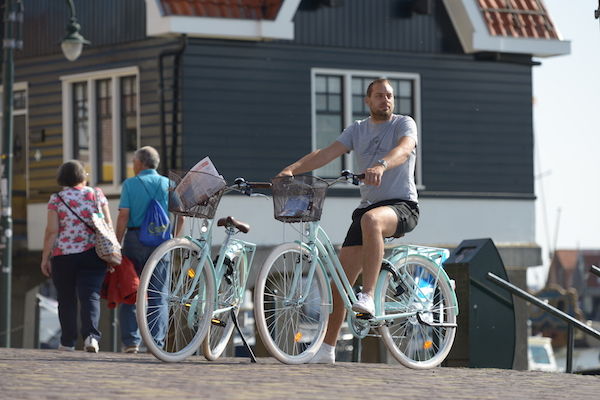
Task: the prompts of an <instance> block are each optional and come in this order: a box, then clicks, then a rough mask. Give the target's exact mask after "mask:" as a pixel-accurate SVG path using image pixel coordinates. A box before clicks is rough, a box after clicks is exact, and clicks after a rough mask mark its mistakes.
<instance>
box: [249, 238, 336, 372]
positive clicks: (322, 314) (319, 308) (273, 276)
mask: <svg viewBox="0 0 600 400" xmlns="http://www.w3.org/2000/svg"><path fill="white" fill-rule="evenodd" d="M310 257H311V256H310V254H309V253H308V251H307V250H306V249H301V248H300V246H299V245H298V244H296V243H284V244H282V245H279V246H278V247H276V248H275V249H274V250H273V251H272V252H271V254H270V255H269V257H267V259H266V261H265V263H264V264H263V266H262V268H261V270H260V272H259V274H258V277H257V280H256V286H255V288H254V310H255V316H254V318H255V320H256V326H257V328H258V332H259V334H260V337H261V339H262V342H263V344H264V345H265V347H266V348H267V350H268V351H269V352H270V353H271V355H272V356H273V357H275V358H277V359H278V360H279V361H281V362H283V363H285V364H302V363H305V362H307V361H309V360H310V359H311V358H312V357H313V356H314V355H315V353H316V352H317V350H318V349H319V347H320V346H321V343H322V342H323V338H324V337H325V331H326V329H327V322H328V318H329V310H330V299H329V289H328V286H327V285H328V282H327V279H326V277H325V274H324V273H323V270H322V269H321V267H320V266H317V267H316V268H315V271H314V274H313V275H312V279H311V282H309V281H308V272H309V269H310V266H309V262H310ZM315 261H317V260H315ZM309 288H310V289H309Z"/></svg>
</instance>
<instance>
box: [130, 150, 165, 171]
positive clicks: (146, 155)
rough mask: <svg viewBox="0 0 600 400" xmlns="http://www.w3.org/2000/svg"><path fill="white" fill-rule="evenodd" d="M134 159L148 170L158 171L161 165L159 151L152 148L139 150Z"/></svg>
mask: <svg viewBox="0 0 600 400" xmlns="http://www.w3.org/2000/svg"><path fill="white" fill-rule="evenodd" d="M134 157H135V158H136V159H137V160H138V161H139V162H141V163H142V165H143V166H144V167H146V168H152V169H156V168H158V164H160V157H159V155H158V151H156V149H155V148H154V147H152V146H144V147H142V148H140V149H138V150H137V151H136V152H135V154H134Z"/></svg>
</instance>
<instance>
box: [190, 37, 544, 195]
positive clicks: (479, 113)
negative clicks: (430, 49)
mask: <svg viewBox="0 0 600 400" xmlns="http://www.w3.org/2000/svg"><path fill="white" fill-rule="evenodd" d="M311 68H338V69H349V70H379V71H389V72H407V73H418V74H420V76H421V87H422V90H421V99H422V100H421V108H422V114H421V122H422V126H421V129H422V143H421V146H422V159H423V184H424V185H425V186H426V189H425V190H424V191H422V195H427V194H430V195H461V194H462V195H474V196H479V195H483V196H487V195H492V196H505V195H506V196H509V197H523V198H531V197H532V196H533V133H532V105H531V67H530V66H527V65H516V64H506V63H500V62H489V61H475V60H474V59H473V57H471V56H457V55H435V54H408V53H400V52H397V53H393V52H379V53H375V52H372V51H370V50H348V49H342V48H314V47H308V46H299V45H298V46H287V45H283V44H279V43H246V42H232V41H227V42H226V41H222V42H218V41H206V40H191V41H190V45H189V46H188V50H187V52H186V54H185V57H184V75H185V89H184V112H183V115H184V147H183V162H184V165H185V166H186V167H190V166H191V165H193V164H194V163H195V162H196V161H198V160H199V159H200V158H201V157H203V156H205V155H210V157H211V158H212V159H213V161H214V162H215V164H216V166H217V168H218V169H219V170H220V171H221V172H222V173H223V174H224V176H225V177H226V178H227V179H232V178H234V177H235V176H238V175H246V176H247V177H250V178H252V179H265V178H269V177H271V176H273V175H274V174H275V173H277V172H278V171H279V170H280V169H281V168H282V167H284V166H286V165H288V164H289V163H290V162H292V161H294V160H295V159H297V158H298V157H300V156H302V155H303V154H305V153H307V152H308V151H310V146H311V136H310V132H311V114H310V113H311V105H310V71H311Z"/></svg>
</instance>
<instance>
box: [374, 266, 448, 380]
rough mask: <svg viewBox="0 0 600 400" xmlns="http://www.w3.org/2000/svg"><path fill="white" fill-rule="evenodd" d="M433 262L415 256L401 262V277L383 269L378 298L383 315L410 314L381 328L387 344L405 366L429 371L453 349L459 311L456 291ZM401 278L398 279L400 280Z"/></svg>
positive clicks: (377, 289) (377, 292) (398, 271)
mask: <svg viewBox="0 0 600 400" xmlns="http://www.w3.org/2000/svg"><path fill="white" fill-rule="evenodd" d="M439 272H440V271H439V267H438V266H437V264H435V263H434V262H433V261H431V260H429V259H427V258H424V257H421V256H417V255H412V256H409V257H407V258H405V259H402V260H401V264H400V265H399V266H398V268H397V273H398V275H397V277H395V276H394V274H392V273H391V272H390V271H387V270H382V271H381V273H380V275H379V279H378V281H377V288H376V297H377V299H379V301H380V310H381V311H380V314H381V315H394V314H401V313H407V314H409V316H408V317H403V318H394V319H389V320H387V321H386V323H385V324H384V325H383V326H382V327H380V328H379V331H380V333H381V337H382V338H383V341H384V343H385V345H386V347H387V348H388V350H389V351H390V353H391V354H392V356H393V357H394V358H395V359H396V360H398V361H399V362H400V363H401V364H402V365H404V366H406V367H408V368H414V369H427V368H433V367H435V366H437V365H439V364H440V363H441V362H442V361H444V359H445V358H446V356H447V355H448V353H449V352H450V349H451V347H452V343H453V342H454V336H455V333H456V327H452V325H454V326H455V324H456V314H457V309H456V306H455V305H454V303H453V295H452V293H453V290H452V287H451V286H450V283H449V282H448V281H447V280H446V279H445V277H442V276H440V274H439ZM396 278H398V279H396Z"/></svg>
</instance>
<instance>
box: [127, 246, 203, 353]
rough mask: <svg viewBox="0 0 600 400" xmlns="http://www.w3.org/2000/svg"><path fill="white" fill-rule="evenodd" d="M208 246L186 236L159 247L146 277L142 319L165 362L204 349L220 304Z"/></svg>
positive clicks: (151, 345) (151, 346) (152, 347)
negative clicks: (205, 256)
mask: <svg viewBox="0 0 600 400" xmlns="http://www.w3.org/2000/svg"><path fill="white" fill-rule="evenodd" d="M202 251H203V250H202V249H201V248H200V247H198V245H196V244H195V243H194V242H192V241H191V240H189V239H185V238H176V239H171V240H168V241H166V242H164V243H163V244H161V245H160V246H158V247H157V248H156V250H155V251H154V252H153V253H152V255H151V256H150V258H149V259H148V261H147V262H146V265H145V266H144V270H143V271H142V276H141V277H140V286H139V289H138V296H137V303H136V309H137V321H138V327H139V329H140V334H141V336H142V339H143V341H144V344H145V345H146V347H147V348H148V350H149V351H150V352H151V353H152V354H154V356H155V357H156V358H158V359H160V360H162V361H166V362H177V361H181V360H183V359H185V358H186V357H188V356H190V355H191V354H193V353H194V352H195V351H197V350H198V349H199V348H200V344H201V343H202V340H203V339H204V337H205V336H206V332H207V331H208V327H209V325H210V318H211V316H212V310H213V307H214V301H213V299H214V291H215V289H214V278H213V272H212V267H211V266H210V264H209V262H208V260H207V262H206V264H205V265H204V266H203V267H201V266H200V265H199V261H200V258H201V255H202Z"/></svg>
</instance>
